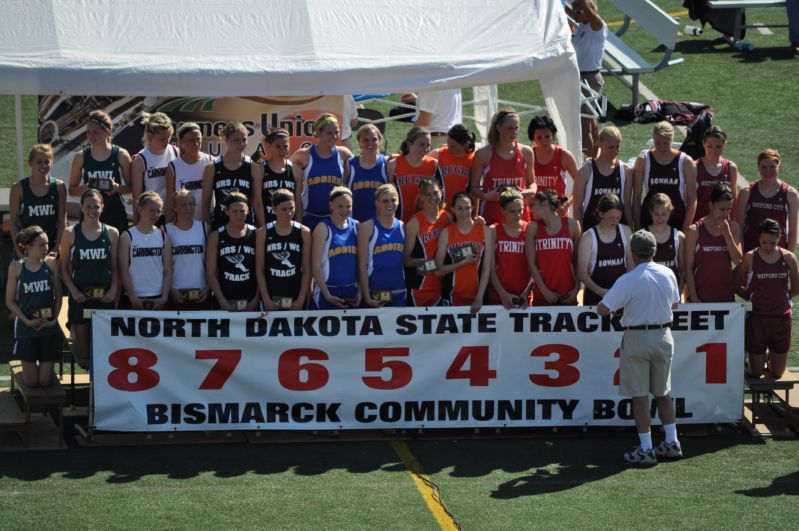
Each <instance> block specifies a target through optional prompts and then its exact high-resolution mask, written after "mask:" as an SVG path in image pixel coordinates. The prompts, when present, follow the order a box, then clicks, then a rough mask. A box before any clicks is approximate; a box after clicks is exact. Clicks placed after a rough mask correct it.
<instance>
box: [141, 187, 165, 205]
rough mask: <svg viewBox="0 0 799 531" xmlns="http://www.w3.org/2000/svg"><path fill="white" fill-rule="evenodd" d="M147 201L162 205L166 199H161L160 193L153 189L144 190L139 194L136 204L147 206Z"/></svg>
mask: <svg viewBox="0 0 799 531" xmlns="http://www.w3.org/2000/svg"><path fill="white" fill-rule="evenodd" d="M147 203H161V205H163V204H164V200H163V199H161V196H160V195H158V194H157V193H156V192H152V191H150V192H144V193H143V194H141V195H140V196H139V198H138V199H136V206H137V207H138V208H142V207H144V206H147Z"/></svg>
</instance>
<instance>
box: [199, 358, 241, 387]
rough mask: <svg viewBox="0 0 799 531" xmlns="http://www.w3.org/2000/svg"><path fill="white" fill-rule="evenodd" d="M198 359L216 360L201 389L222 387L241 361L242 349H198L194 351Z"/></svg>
mask: <svg viewBox="0 0 799 531" xmlns="http://www.w3.org/2000/svg"><path fill="white" fill-rule="evenodd" d="M194 357H195V358H196V359H198V360H216V363H214V366H213V367H211V371H210V372H209V373H208V375H207V376H206V377H205V380H203V383H201V384H200V389H222V386H223V385H225V382H227V380H228V378H230V375H231V374H233V371H234V370H235V369H236V365H238V364H239V362H240V361H241V351H240V350H198V351H197V352H195V353H194Z"/></svg>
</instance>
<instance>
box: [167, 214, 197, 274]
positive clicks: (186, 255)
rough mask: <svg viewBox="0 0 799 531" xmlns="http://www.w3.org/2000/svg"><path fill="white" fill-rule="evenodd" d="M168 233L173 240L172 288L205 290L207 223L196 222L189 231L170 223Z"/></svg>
mask: <svg viewBox="0 0 799 531" xmlns="http://www.w3.org/2000/svg"><path fill="white" fill-rule="evenodd" d="M166 233H167V234H169V238H170V239H171V240H172V287H173V288H175V289H204V288H205V283H206V280H205V223H204V222H202V221H197V220H195V221H194V224H193V225H192V226H191V228H190V229H189V230H182V229H179V228H178V227H177V226H175V224H174V223H169V224H168V225H167V226H166Z"/></svg>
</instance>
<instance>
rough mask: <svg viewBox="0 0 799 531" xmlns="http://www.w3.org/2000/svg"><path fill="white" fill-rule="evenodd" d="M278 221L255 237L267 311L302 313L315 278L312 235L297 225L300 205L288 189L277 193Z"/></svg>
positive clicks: (260, 285)
mask: <svg viewBox="0 0 799 531" xmlns="http://www.w3.org/2000/svg"><path fill="white" fill-rule="evenodd" d="M270 199H271V200H272V212H273V213H274V214H275V216H276V218H277V219H276V220H274V221H270V222H269V223H267V224H266V226H265V227H261V228H260V229H258V231H257V233H256V235H255V271H256V275H257V279H258V290H259V291H260V293H261V301H262V303H263V307H264V310H267V311H269V310H302V309H303V308H304V307H305V304H306V299H307V298H308V297H307V295H308V288H309V285H310V278H311V231H310V230H309V229H308V227H306V226H305V225H302V224H300V223H299V222H298V221H294V218H295V217H296V211H295V208H296V201H295V198H294V193H293V192H292V191H291V190H288V189H286V188H279V189H277V190H275V191H274V192H273V193H272V194H271V197H270Z"/></svg>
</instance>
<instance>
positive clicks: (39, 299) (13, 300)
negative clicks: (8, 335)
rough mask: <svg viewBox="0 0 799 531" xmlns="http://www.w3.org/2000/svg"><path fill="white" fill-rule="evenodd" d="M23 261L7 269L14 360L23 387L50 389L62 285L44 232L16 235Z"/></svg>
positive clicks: (58, 336) (57, 353) (58, 353)
mask: <svg viewBox="0 0 799 531" xmlns="http://www.w3.org/2000/svg"><path fill="white" fill-rule="evenodd" d="M15 243H16V245H17V253H18V254H19V256H22V257H23V258H22V259H20V260H15V261H13V262H11V265H9V266H8V283H7V284H6V306H8V309H9V310H10V311H11V313H12V314H14V316H15V320H14V351H13V357H14V358H15V359H18V360H21V361H22V379H23V381H24V382H25V384H26V385H28V386H31V387H35V386H42V387H49V386H50V384H51V383H52V381H53V363H54V362H56V361H58V359H59V358H60V357H61V330H60V329H59V328H58V313H59V311H60V310H61V282H60V280H59V275H58V262H56V259H55V258H54V257H52V256H49V255H48V254H47V253H48V243H49V239H48V237H47V233H46V232H45V230H44V229H43V228H41V227H39V226H38V225H31V226H30V227H27V228H25V229H23V230H22V231H20V232H19V233H17V235H16V242H15Z"/></svg>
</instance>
